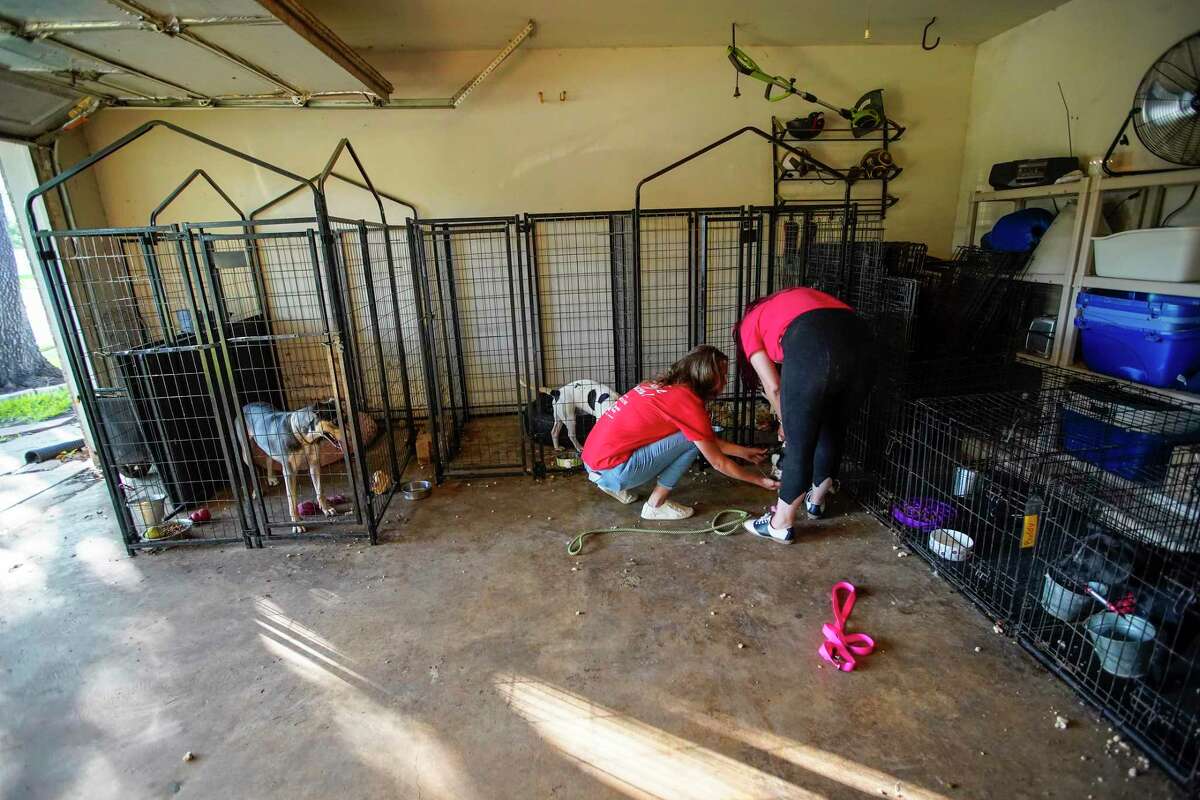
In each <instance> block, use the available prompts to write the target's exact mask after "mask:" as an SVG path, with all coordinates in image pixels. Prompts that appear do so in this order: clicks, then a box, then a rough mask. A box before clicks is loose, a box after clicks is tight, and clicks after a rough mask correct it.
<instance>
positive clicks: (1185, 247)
mask: <svg viewBox="0 0 1200 800" xmlns="http://www.w3.org/2000/svg"><path fill="white" fill-rule="evenodd" d="M1092 241H1093V242H1095V244H1096V274H1097V275H1099V276H1100V277H1102V278H1132V279H1133V280H1139V281H1173V282H1187V281H1200V226H1196V225H1192V226H1188V227H1186V228H1185V227H1179V228H1142V229H1139V230H1133V231H1121V232H1120V233H1114V234H1112V235H1111V236H1096V237H1094V238H1093V239H1092Z"/></svg>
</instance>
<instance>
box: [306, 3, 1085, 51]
mask: <svg viewBox="0 0 1200 800" xmlns="http://www.w3.org/2000/svg"><path fill="white" fill-rule="evenodd" d="M1065 1H1066V0H870V1H869V2H868V0H850V2H837V0H603V2H599V1H597V0H522V2H511V0H510V1H509V2H497V0H403V2H399V1H398V0H305V5H306V6H307V7H308V8H310V9H311V10H312V11H313V13H315V14H316V15H317V16H319V17H321V19H322V20H324V21H325V23H326V24H328V25H329V26H330V27H331V28H333V29H334V30H335V31H336V32H337V34H338V36H340V37H341V38H342V39H344V40H345V41H346V42H347V43H349V44H350V45H351V46H353V47H355V48H358V49H360V50H387V51H390V50H403V49H411V50H466V49H491V48H495V47H499V46H500V45H502V44H504V42H505V40H506V39H507V38H508V37H509V36H510V35H511V33H512V31H513V30H515V29H517V28H519V27H520V26H521V25H522V24H523V23H524V21H525V20H527V19H534V20H537V34H536V35H535V36H534V37H533V38H532V39H530V41H529V42H528V44H527V45H526V46H527V47H544V48H570V47H674V46H691V45H722V44H727V43H728V42H729V23H730V22H737V23H738V41H739V42H741V43H745V44H758V45H822V44H825V45H828V44H861V43H862V42H863V28H864V27H865V24H866V20H867V11H868V7H869V9H870V17H871V42H872V43H876V44H917V43H919V42H920V41H921V32H922V29H923V28H924V26H925V24H926V23H927V22H928V21H929V19H930V17H934V16H936V17H937V18H938V21H937V23H936V24H935V25H934V26H933V28H932V29H931V31H930V32H931V34H932V35H931V37H930V39H931V41H932V40H933V39H934V38H936V37H937V36H941V37H942V42H943V43H945V44H977V43H979V42H982V41H983V40H985V39H988V38H991V37H992V36H995V35H996V34H998V33H1001V32H1002V31H1006V30H1008V29H1009V28H1012V27H1015V26H1016V25H1019V24H1021V23H1022V22H1024V21H1026V20H1028V19H1032V18H1033V17H1036V16H1038V15H1039V14H1043V13H1045V12H1046V11H1049V10H1051V9H1053V8H1056V7H1057V6H1060V5H1062V4H1063V3H1064V2H1065Z"/></svg>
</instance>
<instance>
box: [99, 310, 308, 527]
mask: <svg viewBox="0 0 1200 800" xmlns="http://www.w3.org/2000/svg"><path fill="white" fill-rule="evenodd" d="M232 327H233V328H234V330H235V331H236V333H237V335H240V336H248V337H253V338H254V339H255V340H256V343H255V344H254V345H253V346H252V347H248V348H239V349H236V350H234V351H233V353H232V356H233V361H232V363H231V364H229V365H228V366H229V368H230V369H231V370H232V373H233V375H234V379H235V380H236V381H237V382H238V383H239V384H240V385H242V386H245V387H246V389H245V392H246V395H247V396H251V397H253V398H254V400H258V401H262V402H266V403H270V404H271V405H273V406H275V407H276V408H286V407H287V403H286V401H285V399H284V397H283V392H282V389H281V387H280V386H279V385H278V383H277V382H276V381H274V380H273V377H274V376H276V375H278V374H279V367H278V363H277V360H276V357H275V350H274V347H273V346H272V345H271V343H270V341H269V326H268V325H267V323H266V321H265V320H264V319H263V318H262V317H261V316H259V317H256V318H252V319H247V320H243V321H242V322H240V323H234V324H233V326H232ZM114 360H115V362H116V365H117V368H118V370H119V371H120V375H121V383H123V385H124V386H125V387H126V389H127V391H128V396H129V399H130V400H131V401H132V403H133V408H134V410H135V419H136V420H137V423H138V425H139V428H140V434H139V436H138V438H139V440H140V441H141V442H142V443H143V444H144V446H145V447H146V448H147V449H148V450H149V452H150V454H151V457H152V460H153V464H154V466H155V468H156V469H157V471H158V474H159V475H160V476H161V478H162V488H163V489H165V490H166V493H167V496H168V497H169V498H170V499H171V500H172V501H173V502H174V503H175V504H177V505H180V506H183V507H184V508H188V509H190V508H194V507H196V506H198V505H200V504H202V503H204V502H205V501H207V500H209V499H211V498H212V497H214V496H215V495H216V494H217V492H218V491H219V490H220V488H221V487H223V486H225V485H227V484H228V475H227V474H226V471H225V467H224V464H223V463H222V462H223V455H222V451H221V432H220V430H219V428H218V425H217V424H216V419H215V414H216V409H215V408H214V406H213V404H212V398H211V397H210V396H209V394H208V391H207V386H208V385H209V384H211V383H212V382H213V381H215V380H216V375H215V374H213V373H212V372H211V371H210V370H209V367H208V365H206V363H205V361H204V359H202V358H201V356H200V352H199V349H198V348H197V343H196V336H195V334H190V333H189V334H184V335H182V336H179V337H178V338H177V339H176V340H175V341H174V342H173V343H172V344H171V345H169V346H168V345H166V344H165V343H163V342H156V343H152V344H149V345H147V346H145V347H142V348H138V349H135V350H129V351H124V352H120V353H115V354H114ZM262 365H269V368H268V369H263V368H262ZM214 366H215V367H216V368H218V369H219V368H222V367H223V366H224V365H223V364H221V363H220V362H217V363H215V364H214ZM247 402H250V401H247ZM121 466H124V465H121Z"/></svg>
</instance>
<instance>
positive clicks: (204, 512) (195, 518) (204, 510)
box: [188, 506, 212, 522]
mask: <svg viewBox="0 0 1200 800" xmlns="http://www.w3.org/2000/svg"><path fill="white" fill-rule="evenodd" d="M188 519H190V520H191V521H192V522H208V521H209V520H211V519H212V513H211V512H210V511H209V510H208V507H207V506H204V507H201V508H197V509H196V510H195V511H193V512H192V513H190V514H188Z"/></svg>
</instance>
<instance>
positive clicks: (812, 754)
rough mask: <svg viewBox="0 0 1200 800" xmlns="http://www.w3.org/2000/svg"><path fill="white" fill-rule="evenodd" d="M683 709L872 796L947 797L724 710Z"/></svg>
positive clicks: (694, 717)
mask: <svg viewBox="0 0 1200 800" xmlns="http://www.w3.org/2000/svg"><path fill="white" fill-rule="evenodd" d="M685 713H686V715H687V717H688V719H690V720H691V721H692V722H694V723H696V724H697V725H700V726H702V727H705V728H708V729H709V730H711V731H713V732H714V733H717V734H720V735H721V736H731V737H733V738H735V739H738V740H740V741H742V742H744V743H746V744H748V745H750V746H751V747H754V748H756V749H758V750H762V751H763V752H764V753H767V754H769V755H771V756H774V757H775V758H779V759H782V760H784V761H787V762H788V763H790V764H794V765H796V766H797V767H800V768H801V769H806V770H808V771H809V772H812V773H815V774H817V775H820V776H821V777H823V778H828V779H829V780H831V781H836V782H837V783H840V784H842V785H844V786H848V787H850V788H852V789H857V790H859V791H860V792H865V793H866V794H869V795H871V796H872V797H891V798H904V800H948V798H946V796H945V795H940V794H938V793H936V792H931V791H929V790H927V789H922V788H921V787H920V786H916V785H914V784H911V783H908V782H906V781H903V780H900V779H898V778H896V777H895V776H894V775H889V774H887V773H886V772H880V771H879V770H877V769H872V768H871V767H868V766H864V765H863V764H859V763H858V762H856V761H851V760H850V759H848V758H845V757H844V756H840V755H838V754H837V753H831V752H829V751H828V750H822V749H820V748H817V747H810V746H809V745H805V744H801V743H800V742H797V741H796V740H794V739H788V738H786V737H784V736H779V735H778V734H774V733H770V732H768V731H763V730H759V729H758V728H752V727H750V726H748V725H744V724H742V723H741V722H739V721H738V720H736V719H734V718H733V717H731V716H729V715H727V714H705V713H701V712H698V711H689V712H685Z"/></svg>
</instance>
